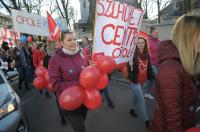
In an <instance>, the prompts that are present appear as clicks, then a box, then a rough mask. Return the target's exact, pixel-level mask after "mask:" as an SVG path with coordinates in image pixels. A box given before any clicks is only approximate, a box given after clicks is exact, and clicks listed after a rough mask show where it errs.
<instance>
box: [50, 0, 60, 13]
mask: <svg viewBox="0 0 200 132" xmlns="http://www.w3.org/2000/svg"><path fill="white" fill-rule="evenodd" d="M56 10H58V6H57V4H55V3H54V1H50V14H51V15H52V14H53V13H54V12H55V11H56Z"/></svg>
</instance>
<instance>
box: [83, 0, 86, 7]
mask: <svg viewBox="0 0 200 132" xmlns="http://www.w3.org/2000/svg"><path fill="white" fill-rule="evenodd" d="M83 8H86V1H85V0H84V1H83Z"/></svg>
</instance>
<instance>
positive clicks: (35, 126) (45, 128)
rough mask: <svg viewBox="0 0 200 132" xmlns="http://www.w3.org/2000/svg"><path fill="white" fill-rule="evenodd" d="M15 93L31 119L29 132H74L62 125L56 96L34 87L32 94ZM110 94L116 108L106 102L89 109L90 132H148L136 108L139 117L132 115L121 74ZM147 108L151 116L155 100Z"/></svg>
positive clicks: (116, 76) (114, 77) (112, 82)
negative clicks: (40, 91) (97, 107)
mask: <svg viewBox="0 0 200 132" xmlns="http://www.w3.org/2000/svg"><path fill="white" fill-rule="evenodd" d="M16 91H17V93H18V94H19V96H20V98H21V102H22V107H23V108H24V110H25V113H26V114H27V116H28V119H29V124H30V132H72V128H71V126H70V125H69V124H68V125H65V126H63V125H61V123H60V116H59V112H58V109H57V106H56V102H55V96H54V95H53V94H52V95H51V96H52V98H50V99H48V98H46V97H45V95H44V94H43V95H41V94H40V93H39V92H38V91H37V90H36V89H34V88H33V89H32V90H31V91H26V90H22V91H19V90H18V89H16ZM109 91H110V95H111V98H112V100H113V102H114V104H115V108H114V109H111V108H109V107H108V106H107V104H106V102H105V101H104V102H103V104H102V105H101V107H100V108H99V109H98V110H89V111H88V115H87V118H86V128H87V132H146V129H145V123H144V121H143V119H142V117H141V114H140V112H139V111H138V110H137V109H136V112H137V114H138V118H133V117H132V116H131V115H129V109H130V106H131V100H132V91H131V90H130V89H129V87H128V81H127V80H125V79H124V78H123V77H122V75H121V74H120V73H118V72H114V73H113V74H112V77H111V80H110V83H109ZM146 105H147V109H148V112H149V114H150V115H151V116H152V113H153V111H154V107H155V100H149V99H147V100H146Z"/></svg>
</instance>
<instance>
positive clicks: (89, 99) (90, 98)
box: [83, 89, 102, 109]
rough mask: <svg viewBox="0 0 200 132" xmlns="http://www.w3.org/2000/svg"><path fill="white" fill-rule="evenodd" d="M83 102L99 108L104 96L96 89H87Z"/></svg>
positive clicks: (87, 105) (92, 107)
mask: <svg viewBox="0 0 200 132" xmlns="http://www.w3.org/2000/svg"><path fill="white" fill-rule="evenodd" d="M83 104H84V105H85V106H86V107H87V108H89V109H97V108H99V107H100V105H101V104H102V96H101V94H100V93H99V91H98V90H96V89H90V90H87V89H85V99H84V102H83Z"/></svg>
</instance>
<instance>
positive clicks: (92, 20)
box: [87, 0, 97, 30]
mask: <svg viewBox="0 0 200 132" xmlns="http://www.w3.org/2000/svg"><path fill="white" fill-rule="evenodd" d="M96 1H97V0H88V2H89V3H90V6H89V17H88V21H87V22H88V23H90V25H91V26H90V27H89V28H90V29H91V30H93V29H94V23H95V10H96Z"/></svg>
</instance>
